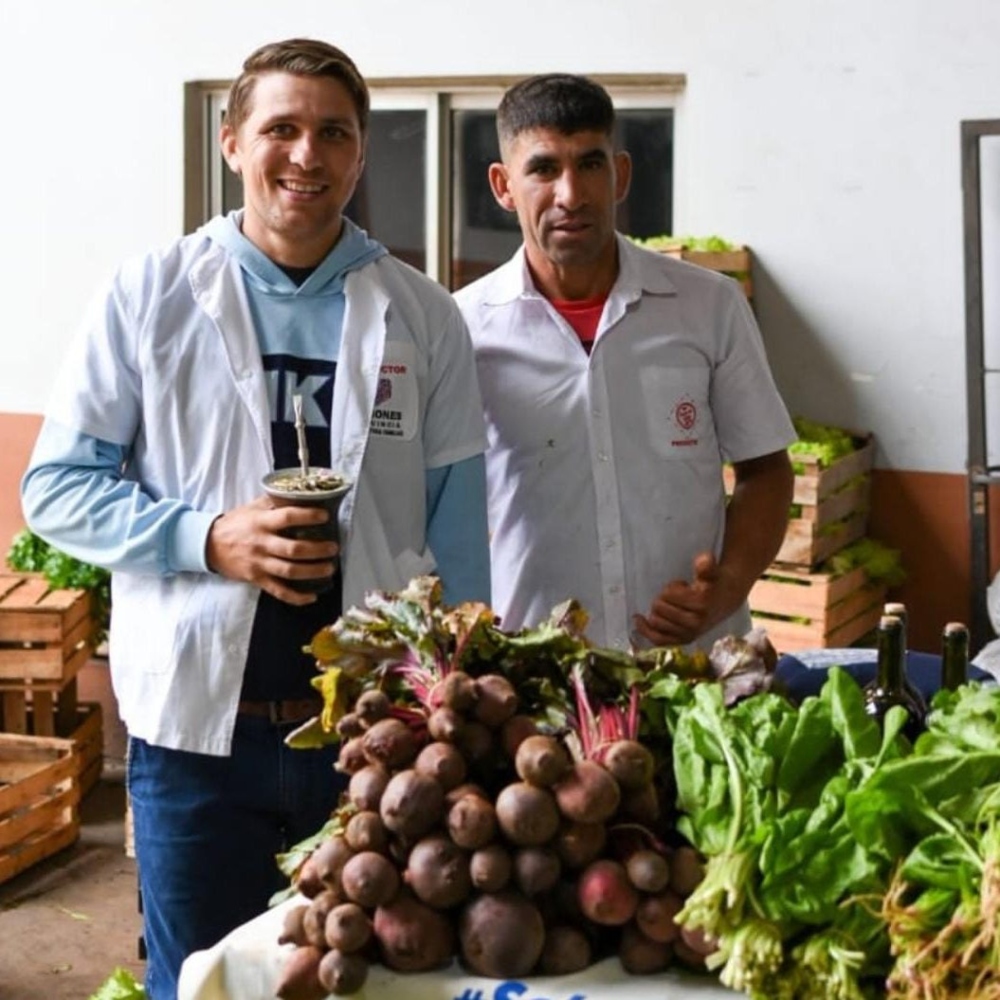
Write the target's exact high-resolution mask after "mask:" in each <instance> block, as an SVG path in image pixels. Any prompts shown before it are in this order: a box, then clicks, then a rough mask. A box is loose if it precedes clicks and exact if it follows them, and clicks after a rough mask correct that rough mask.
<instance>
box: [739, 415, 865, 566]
mask: <svg viewBox="0 0 1000 1000" xmlns="http://www.w3.org/2000/svg"><path fill="white" fill-rule="evenodd" d="M853 437H854V442H855V444H856V445H857V449H856V450H855V451H853V452H851V454H849V455H845V456H844V457H843V458H840V459H838V460H837V461H836V462H834V463H833V464H832V465H830V466H828V467H827V468H825V469H821V468H820V467H819V463H818V462H815V461H812V460H808V461H803V460H802V459H801V458H800V457H799V456H795V457H794V458H793V461H794V462H795V464H796V465H798V466H803V468H802V470H801V471H799V472H797V473H796V474H795V485H794V489H793V494H792V502H793V503H794V504H795V505H796V506H798V507H799V515H798V517H790V518H789V520H788V527H787V529H786V531H785V538H784V540H783V541H782V544H781V548H780V549H779V550H778V553H777V555H776V556H775V557H774V561H775V562H778V563H789V564H792V565H794V566H799V567H801V568H803V569H813V568H815V567H817V566H819V564H820V563H822V562H824V561H825V560H827V559H829V558H830V556H832V555H833V554H834V553H835V552H839V551H840V550H841V549H842V548H844V547H845V546H847V545H850V544H851V543H852V542H856V541H857V540H858V539H859V538H863V537H864V534H865V532H866V531H867V529H868V499H869V493H870V490H871V468H872V462H873V460H874V456H875V441H874V438H873V437H872V435H871V434H854V435H853ZM723 481H724V483H725V488H726V493H727V494H731V493H732V491H733V487H734V485H735V483H736V476H735V474H734V472H733V469H732V466H729V465H727V466H725V467H724V469H723Z"/></svg>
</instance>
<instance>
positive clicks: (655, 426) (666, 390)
mask: <svg viewBox="0 0 1000 1000" xmlns="http://www.w3.org/2000/svg"><path fill="white" fill-rule="evenodd" d="M639 382H640V386H641V389H642V400H643V405H644V408H645V411H646V420H647V422H648V429H649V439H650V442H651V444H652V448H653V451H654V452H655V453H656V454H657V455H659V456H660V457H661V458H667V459H673V460H681V461H692V460H700V459H715V460H717V459H718V445H717V443H716V439H715V424H714V422H713V420H712V411H711V407H710V405H709V388H710V382H711V374H710V372H709V371H708V369H706V368H654V367H648V368H644V369H642V371H641V373H640V376H639Z"/></svg>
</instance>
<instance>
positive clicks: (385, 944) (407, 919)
mask: <svg viewBox="0 0 1000 1000" xmlns="http://www.w3.org/2000/svg"><path fill="white" fill-rule="evenodd" d="M374 926H375V937H376V938H377V940H378V945H379V957H380V958H381V960H382V964H383V965H385V966H387V967H388V968H390V969H395V970H396V971H397V972H428V971H430V970H431V969H438V968H441V967H442V966H444V965H447V964H448V963H449V962H450V961H451V959H452V956H453V955H454V953H455V928H454V924H453V921H452V918H451V917H450V916H448V915H447V914H444V913H440V912H438V911H437V910H434V909H432V908H431V907H429V906H427V905H426V904H424V903H421V902H420V901H419V900H418V899H416V898H414V897H413V896H412V895H410V894H409V893H406V892H400V893H399V895H398V896H397V897H396V898H395V899H394V900H393V901H392V902H391V903H389V904H388V905H386V906H380V907H378V909H376V911H375V918H374Z"/></svg>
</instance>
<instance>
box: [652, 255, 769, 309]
mask: <svg viewBox="0 0 1000 1000" xmlns="http://www.w3.org/2000/svg"><path fill="white" fill-rule="evenodd" d="M660 253H665V254H666V255H667V256H668V257H676V258H677V259H678V260H686V261H687V262H688V263H689V264H697V265H698V266H699V267H707V268H708V269H709V270H710V271H721V272H722V273H723V274H728V275H729V276H730V277H732V278H735V279H736V280H737V281H738V282H739V283H740V284H741V285H742V286H743V291H744V292H745V293H746V297H747V298H748V299H751V298H753V284H752V281H751V277H750V250H749V248H747V247H737V248H735V249H733V250H724V251H715V250H687V249H685V248H684V247H679V246H678V247H664V248H663V249H662V250H660Z"/></svg>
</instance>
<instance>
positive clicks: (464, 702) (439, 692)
mask: <svg viewBox="0 0 1000 1000" xmlns="http://www.w3.org/2000/svg"><path fill="white" fill-rule="evenodd" d="M477 697H478V695H477V692H476V681H475V679H474V678H473V677H471V676H470V675H469V674H467V673H465V672H464V671H463V670H452V671H451V673H449V674H446V675H445V676H444V677H443V678H442V679H441V680H440V681H438V682H437V684H435V685H434V687H433V688H431V697H430V702H431V705H432V706H433V707H435V708H437V707H438V706H440V705H443V706H444V707H445V708H450V709H451V710H452V711H454V712H458V713H459V714H460V715H464V714H466V713H467V712H469V711H470V710H471V709H472V707H473V705H475V703H476V698H477Z"/></svg>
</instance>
